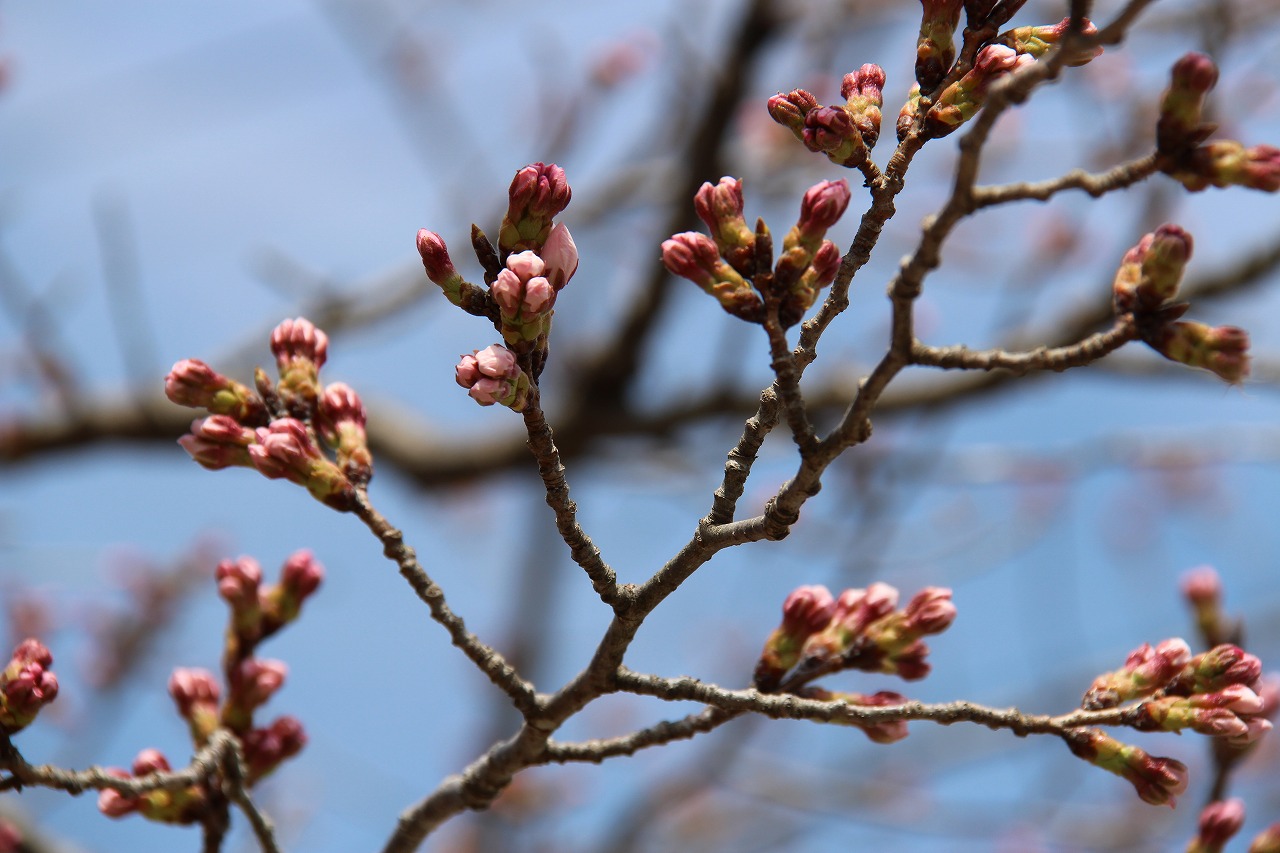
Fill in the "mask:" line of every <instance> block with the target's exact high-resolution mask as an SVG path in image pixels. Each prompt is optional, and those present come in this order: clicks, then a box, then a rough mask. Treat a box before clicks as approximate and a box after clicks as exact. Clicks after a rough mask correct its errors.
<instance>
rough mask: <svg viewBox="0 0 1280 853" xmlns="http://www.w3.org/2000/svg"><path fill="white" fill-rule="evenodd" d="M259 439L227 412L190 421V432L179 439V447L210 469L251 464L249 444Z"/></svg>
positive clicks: (252, 431) (216, 469) (249, 466)
mask: <svg viewBox="0 0 1280 853" xmlns="http://www.w3.org/2000/svg"><path fill="white" fill-rule="evenodd" d="M257 440H258V434H257V432H256V431H255V430H254V429H253V428H252V427H247V426H243V425H242V424H241V423H240V422H239V421H237V420H236V419H235V418H233V417H231V416H230V415H210V416H209V417H207V418H198V419H196V420H194V421H192V422H191V432H189V433H188V434H186V435H184V436H183V437H182V438H180V439H178V444H179V445H181V446H182V449H183V450H185V451H187V453H188V454H189V455H190V456H191V458H192V459H194V460H195V461H196V462H198V463H199V464H200V465H201V466H203V467H205V468H208V469H209V470H210V471H219V470H221V469H223V468H233V467H245V468H251V467H253V460H252V459H251V458H250V457H249V446H250V445H252V444H254V443H255V442H256V441H257Z"/></svg>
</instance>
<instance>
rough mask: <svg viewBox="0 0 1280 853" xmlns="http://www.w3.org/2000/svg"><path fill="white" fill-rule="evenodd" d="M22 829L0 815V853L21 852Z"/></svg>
mask: <svg viewBox="0 0 1280 853" xmlns="http://www.w3.org/2000/svg"><path fill="white" fill-rule="evenodd" d="M22 844H23V837H22V830H21V829H19V828H18V827H17V826H15V825H14V824H13V823H12V822H11V821H8V820H5V819H4V818H2V817H0V853H22V851H23V850H24V848H23V846H22Z"/></svg>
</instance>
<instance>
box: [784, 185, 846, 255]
mask: <svg viewBox="0 0 1280 853" xmlns="http://www.w3.org/2000/svg"><path fill="white" fill-rule="evenodd" d="M851 195H852V194H851V193H850V191H849V182H848V181H846V180H844V179H843V178H841V179H840V180H838V181H822V182H821V183H818V184H815V185H813V186H812V187H810V188H809V189H808V190H807V191H806V192H805V194H804V198H803V199H801V201H800V221H799V222H797V223H796V227H797V228H799V229H800V231H801V233H802V235H803V237H802V239H803V240H805V241H806V242H816V241H817V240H821V239H822V237H823V236H825V235H826V233H827V229H828V228H830V227H831V226H832V225H835V224H836V222H838V221H839V220H840V217H841V216H843V215H844V212H845V210H846V209H848V207H849V199H850V197H851Z"/></svg>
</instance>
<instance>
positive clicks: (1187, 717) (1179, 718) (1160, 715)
mask: <svg viewBox="0 0 1280 853" xmlns="http://www.w3.org/2000/svg"><path fill="white" fill-rule="evenodd" d="M1209 695H1212V694H1209ZM1199 698H1201V697H1199V696H1192V697H1180V696H1162V697H1161V698H1159V699H1152V700H1149V701H1147V702H1143V703H1142V704H1141V705H1140V706H1138V709H1137V716H1136V718H1135V722H1134V727H1135V728H1137V729H1138V730H1139V731H1166V732H1180V731H1182V730H1183V729H1191V730H1192V731H1196V732H1199V733H1200V734H1202V735H1208V736H1209V737H1223V738H1229V739H1231V740H1233V741H1236V742H1241V743H1242V742H1244V739H1245V738H1246V737H1248V735H1249V725H1248V723H1247V722H1246V721H1245V720H1244V719H1242V718H1241V717H1240V715H1238V714H1236V713H1235V712H1234V711H1231V710H1229V709H1227V708H1207V707H1199V706H1198V704H1197V702H1196V701H1195V700H1197V699H1199Z"/></svg>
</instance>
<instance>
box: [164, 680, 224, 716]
mask: <svg viewBox="0 0 1280 853" xmlns="http://www.w3.org/2000/svg"><path fill="white" fill-rule="evenodd" d="M169 695H170V696H172V697H173V702H174V704H175V705H177V706H178V713H179V714H181V715H182V718H183V719H185V720H190V719H192V718H193V717H194V716H195V715H196V714H198V713H207V712H209V711H210V710H212V711H213V712H214V713H216V712H217V708H218V702H219V700H220V698H221V695H222V690H221V688H219V687H218V682H217V681H216V680H215V679H214V677H213V674H212V673H211V672H209V671H208V670H204V669H184V668H181V667H179V668H178V669H175V670H174V671H173V675H171V676H169Z"/></svg>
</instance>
